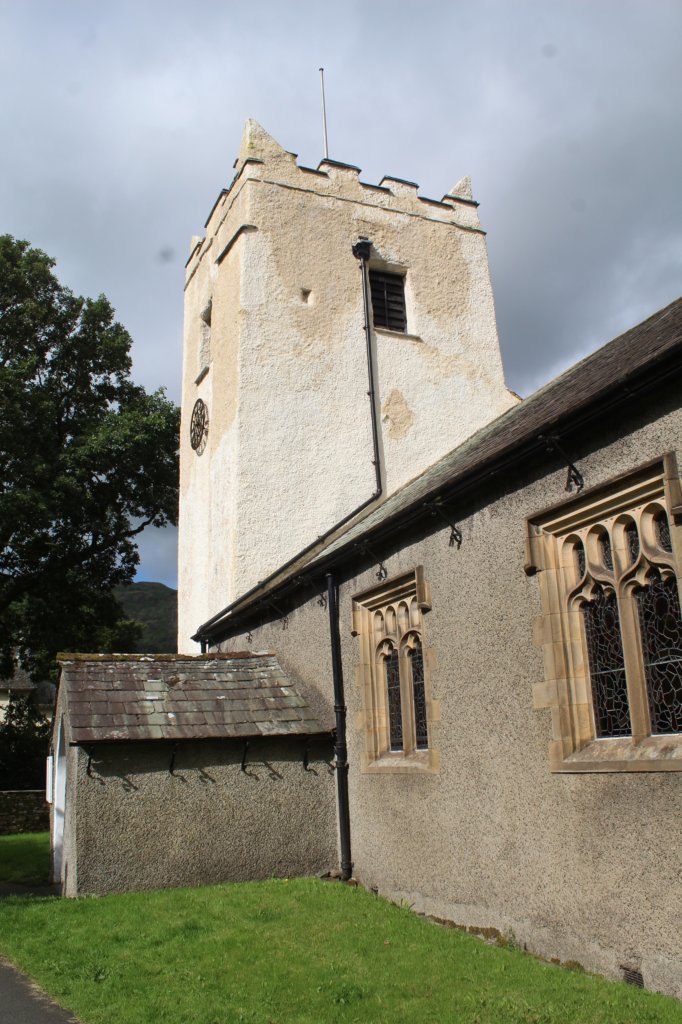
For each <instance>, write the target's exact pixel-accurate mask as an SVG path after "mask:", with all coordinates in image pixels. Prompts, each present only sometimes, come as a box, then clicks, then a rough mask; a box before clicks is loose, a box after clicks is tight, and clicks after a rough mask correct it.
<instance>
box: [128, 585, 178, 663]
mask: <svg viewBox="0 0 682 1024" xmlns="http://www.w3.org/2000/svg"><path fill="white" fill-rule="evenodd" d="M114 594H115V595H116V599H117V601H119V602H120V604H121V605H122V606H123V608H124V610H125V613H126V615H127V617H128V618H129V619H135V621H136V622H139V623H140V625H141V626H142V627H143V629H144V632H143V633H142V636H141V637H140V639H139V640H138V641H137V643H136V645H135V650H134V651H129V652H128V653H129V654H138V653H139V654H175V652H176V651H177V629H178V592H177V590H172V589H171V588H170V587H166V586H164V584H163V583H130V584H128V585H127V586H124V587H116V589H115V590H114Z"/></svg>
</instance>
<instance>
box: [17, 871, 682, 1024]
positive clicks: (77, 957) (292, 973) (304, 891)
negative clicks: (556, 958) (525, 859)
mask: <svg viewBox="0 0 682 1024" xmlns="http://www.w3.org/2000/svg"><path fill="white" fill-rule="evenodd" d="M0 952H1V953H3V954H5V955H6V956H7V957H9V958H10V959H11V960H13V961H14V962H15V963H17V964H18V965H19V966H20V967H21V968H23V969H24V970H25V971H26V972H27V973H29V974H30V975H31V976H32V977H33V978H34V979H35V980H36V981H37V982H38V983H39V984H40V985H41V986H42V987H43V988H44V989H46V990H47V991H48V992H49V993H50V994H51V995H52V996H53V997H54V998H55V999H57V1000H58V1001H59V1002H60V1003H62V1005H64V1006H66V1007H68V1008H69V1009H70V1010H72V1011H74V1012H75V1013H76V1014H77V1015H78V1016H79V1017H80V1018H81V1020H82V1021H84V1022H86V1024H121V1022H123V1024H237V1022H251V1024H327V1022H329V1024H336V1022H348V1024H351V1022H362V1024H379V1022H381V1024H384V1022H385V1024H408V1022H409V1024H448V1022H453V1024H454V1022H457V1024H560V1022H571V1024H597V1022H599V1024H607V1022H609V1024H629V1022H632V1024H635V1022H637V1024H650V1022H656V1024H663V1022H667V1024H672V1022H676V1024H682V1006H681V1005H680V1004H679V1003H677V1002H675V1001H674V1000H672V999H666V998H664V997H663V996H658V995H654V994H652V993H649V992H643V991H640V990H639V989H635V988H631V987H630V986H626V985H624V984H619V983H611V982H607V981H603V980H602V979H599V978H594V977H591V976H590V975H587V974H582V973H577V972H572V971H565V970H562V969H560V968H558V967H553V966H551V965H549V964H544V963H541V962H540V961H538V960H534V959H533V958H532V957H530V956H527V955H526V954H524V953H522V952H520V951H519V950H516V949H497V948H494V947H491V946H487V945H485V944H484V943H483V942H481V941H479V940H477V939H475V938H473V937H472V936H470V935H466V934H464V933H462V932H459V931H457V930H452V929H446V928H442V927H440V926H439V925H436V924H434V923H432V922H430V921H426V920H424V919H423V918H419V917H416V916H415V915H414V914H412V913H411V912H410V911H409V910H407V909H405V908H402V907H398V906H395V905H393V904H391V903H388V902H386V901H385V900H382V899H380V898H377V897H375V896H372V895H371V894H370V893H367V892H365V891H364V890H363V889H361V888H353V887H348V886H343V885H340V884H338V883H329V882H319V881H316V880H311V879H296V880H292V881H288V882H287V881H283V880H271V881H268V882H253V883H245V884H241V885H222V886H213V887H205V888H198V889H181V890H175V891H172V890H166V891H159V892H151V893H131V894H127V895H123V896H107V897H103V898H86V899H80V900H60V899H57V898H38V897H10V898H9V899H6V900H3V901H0Z"/></svg>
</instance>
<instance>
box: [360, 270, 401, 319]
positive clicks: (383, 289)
mask: <svg viewBox="0 0 682 1024" xmlns="http://www.w3.org/2000/svg"><path fill="white" fill-rule="evenodd" d="M369 287H370V291H371V293H372V310H373V313H374V326H375V327H383V328H385V329H386V330H388V331H401V332H402V333H403V334H404V333H405V331H406V330H407V317H406V315H405V278H404V277H403V275H402V274H386V273H384V271H381V270H370V272H369Z"/></svg>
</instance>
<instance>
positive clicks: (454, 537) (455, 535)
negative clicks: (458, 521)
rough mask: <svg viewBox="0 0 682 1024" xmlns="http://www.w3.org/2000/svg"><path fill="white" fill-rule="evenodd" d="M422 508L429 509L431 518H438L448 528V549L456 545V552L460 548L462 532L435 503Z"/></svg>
mask: <svg viewBox="0 0 682 1024" xmlns="http://www.w3.org/2000/svg"><path fill="white" fill-rule="evenodd" d="M424 508H427V509H429V511H430V512H431V515H432V516H440V518H441V519H442V520H443V522H444V523H447V525H448V526H449V527H450V540H449V541H448V547H451V548H454V546H455V544H456V545H457V550H458V551H459V549H460V548H461V546H462V539H463V538H462V531H461V530H460V529H459V527H458V526H456V525H455V524H454V523H453V521H452V518H451V517H450V516H449V515H447V513H446V512H444V511H443V509H442V507H441V506H440V505H439V504H438V503H437V502H435V501H434V502H429V503H428V504H425V505H424Z"/></svg>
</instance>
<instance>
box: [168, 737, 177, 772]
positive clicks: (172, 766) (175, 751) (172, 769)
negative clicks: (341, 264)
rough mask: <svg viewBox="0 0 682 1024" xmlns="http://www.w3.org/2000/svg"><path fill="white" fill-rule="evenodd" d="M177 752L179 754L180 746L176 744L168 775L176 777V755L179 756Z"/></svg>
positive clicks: (172, 752)
mask: <svg viewBox="0 0 682 1024" xmlns="http://www.w3.org/2000/svg"><path fill="white" fill-rule="evenodd" d="M177 752H178V745H177V743H174V744H173V748H172V751H171V759H170V764H169V765H168V774H169V775H175V755H176V754H177Z"/></svg>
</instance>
